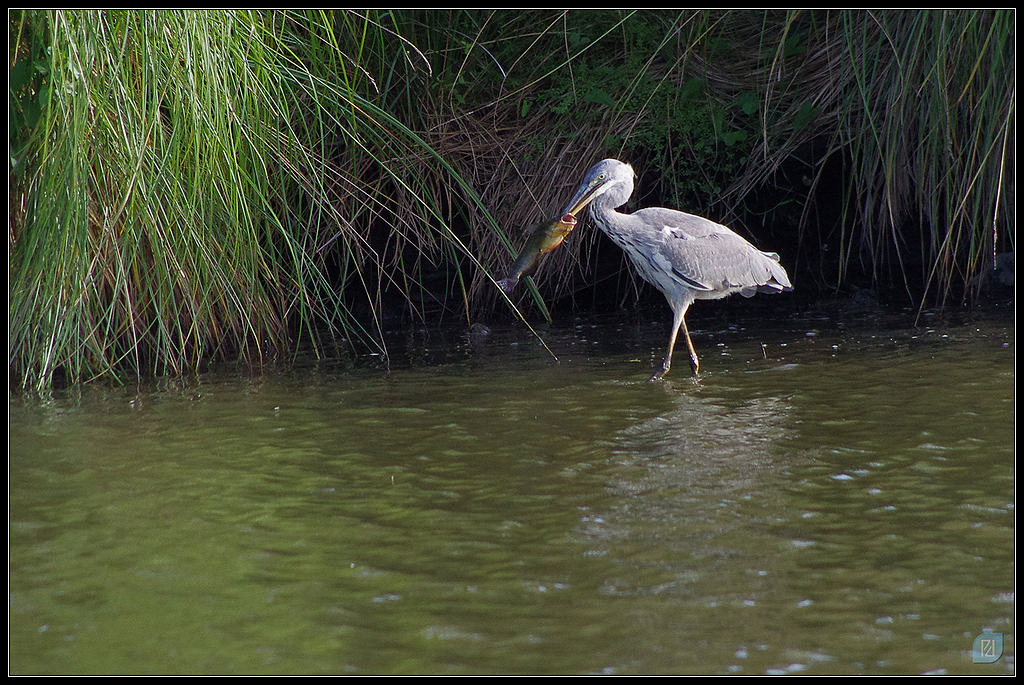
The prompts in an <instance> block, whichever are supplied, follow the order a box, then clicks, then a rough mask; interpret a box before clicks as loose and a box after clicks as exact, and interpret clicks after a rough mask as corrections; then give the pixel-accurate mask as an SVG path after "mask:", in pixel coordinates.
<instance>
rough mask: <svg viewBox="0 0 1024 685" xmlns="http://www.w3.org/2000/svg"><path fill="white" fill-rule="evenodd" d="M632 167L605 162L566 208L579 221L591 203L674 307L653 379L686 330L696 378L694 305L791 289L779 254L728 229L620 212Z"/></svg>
mask: <svg viewBox="0 0 1024 685" xmlns="http://www.w3.org/2000/svg"><path fill="white" fill-rule="evenodd" d="M635 176H636V174H635V173H634V172H633V167H632V166H630V165H629V164H626V163H624V162H620V161H619V160H617V159H605V160H602V161H600V162H598V163H597V164H595V165H594V166H593V167H591V169H590V171H588V172H587V175H586V176H585V177H584V179H583V184H582V185H581V186H580V189H579V190H578V191H576V195H575V196H574V197H573V198H572V201H571V202H570V203H569V204H568V205H567V206H566V208H565V212H564V213H565V214H570V215H573V216H575V215H576V214H577V213H578V212H580V211H582V210H583V209H584V208H585V207H587V206H588V205H589V207H590V216H591V217H592V218H593V219H594V222H595V223H596V224H597V226H598V228H600V229H601V230H602V231H604V233H605V234H606V235H607V236H608V237H609V238H611V239H612V241H613V242H615V244H616V245H618V246H619V247H620V248H622V250H623V251H625V253H626V255H627V256H628V257H629V260H630V261H631V262H632V263H633V266H634V267H636V270H637V271H638V272H639V274H640V276H641V277H642V278H643V279H644V280H645V281H647V282H648V283H650V284H651V285H653V286H654V287H655V288H657V289H658V290H660V291H661V293H662V294H663V295H664V296H665V298H666V299H667V300H668V304H669V306H670V307H671V308H672V330H671V333H670V335H669V339H668V351H667V352H666V353H665V357H664V359H663V360H662V362H661V365H660V366H659V367H658V368H657V369H656V370H655V371H654V374H653V375H652V376H651V377H650V379H649V380H652V381H653V380H658V379H660V378H661V377H662V376H664V375H665V374H666V373H668V370H669V368H670V367H671V366H672V353H673V350H674V348H675V344H676V337H677V336H678V335H679V329H680V328H682V331H683V335H684V336H685V337H686V345H687V347H689V349H690V369H691V370H692V371H693V373H694V374H696V373H697V371H698V369H699V367H700V360H699V359H698V358H697V352H696V350H695V349H694V347H693V341H692V340H691V339H690V332H689V330H687V328H686V318H685V317H686V310H687V309H689V308H690V305H691V304H693V302H694V300H717V299H720V298H723V297H727V296H728V295H732V294H733V293H739V294H741V295H743V296H744V297H751V296H753V295H754V294H755V293H779V292H783V291H787V290H792V289H793V286H792V285H791V284H790V282H789V276H788V275H787V274H786V270H785V269H784V268H783V267H782V265H781V264H779V255H777V254H775V253H774V252H762V251H761V250H758V249H757V248H756V247H754V246H753V245H751V244H750V243H749V242H747V241H746V240H745V239H744V238H742V237H741V236H739V235H738V234H736V233H734V232H733V231H732V230H730V229H729V228H726V227H725V226H722V225H721V224H718V223H715V222H714V221H711V220H710V219H705V218H703V217H700V216H696V215H694V214H687V213H686V212H681V211H678V210H675V209H666V208H664V207H648V208H646V209H641V210H638V211H636V212H633V213H632V214H627V213H623V212H619V211H616V210H617V208H618V207H621V206H622V205H624V204H625V203H626V201H627V200H629V197H630V195H632V194H633V179H634V178H635Z"/></svg>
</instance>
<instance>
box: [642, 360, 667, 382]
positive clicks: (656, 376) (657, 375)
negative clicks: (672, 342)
mask: <svg viewBox="0 0 1024 685" xmlns="http://www.w3.org/2000/svg"><path fill="white" fill-rule="evenodd" d="M670 368H671V364H669V363H668V362H662V363H661V365H660V366H659V367H658V368H657V369H655V371H654V373H652V374H651V377H650V378H648V379H647V382H648V383H653V382H654V381H660V380H661V379H662V377H663V376H664V375H665V374H666V373H668V370H669V369H670Z"/></svg>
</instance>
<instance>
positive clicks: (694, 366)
mask: <svg viewBox="0 0 1024 685" xmlns="http://www.w3.org/2000/svg"><path fill="white" fill-rule="evenodd" d="M699 370H700V360H699V359H697V355H695V354H691V355H690V371H691V372H692V373H693V375H694V376H696V375H697V372H698V371H699Z"/></svg>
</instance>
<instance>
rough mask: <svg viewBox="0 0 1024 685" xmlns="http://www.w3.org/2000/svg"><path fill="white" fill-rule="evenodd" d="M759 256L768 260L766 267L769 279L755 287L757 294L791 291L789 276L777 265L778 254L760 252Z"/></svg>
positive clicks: (791, 285)
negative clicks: (761, 255)
mask: <svg viewBox="0 0 1024 685" xmlns="http://www.w3.org/2000/svg"><path fill="white" fill-rule="evenodd" d="M761 254H763V255H764V256H765V257H767V258H768V260H767V262H766V266H767V267H768V273H769V278H768V281H767V282H766V283H763V284H761V285H758V286H757V292H759V293H782V292H788V291H790V290H792V289H793V284H792V283H790V282H789V274H787V273H786V269H785V268H784V267H783V266H782V264H780V263H779V255H778V253H777V252H762V253H761Z"/></svg>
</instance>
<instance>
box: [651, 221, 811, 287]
mask: <svg viewBox="0 0 1024 685" xmlns="http://www.w3.org/2000/svg"><path fill="white" fill-rule="evenodd" d="M637 215H640V216H639V217H638V218H640V219H641V220H642V221H643V223H644V225H645V226H648V227H649V228H651V229H654V227H655V226H660V230H655V231H653V232H652V233H648V235H649V237H650V240H651V241H652V243H655V244H654V245H652V247H653V248H654V252H653V253H652V254H655V255H657V256H656V257H655V258H656V259H657V260H658V261H660V262H661V264H662V265H663V266H664V265H666V264H668V265H671V270H672V272H673V273H674V274H675V275H677V276H678V277H679V278H681V279H683V280H684V282H686V283H687V284H689V285H691V287H694V289H696V290H699V291H704V292H707V293H709V294H711V293H715V294H718V295H719V296H725V295H728V294H730V293H735V292H739V293H740V294H742V295H744V296H747V297H749V296H751V295H754V294H755V293H757V292H780V291H782V290H791V289H792V285H791V284H790V282H789V276H788V275H787V274H786V270H785V269H784V268H783V267H782V265H781V264H779V256H778V255H777V254H774V253H769V252H761V251H760V250H758V249H757V248H756V247H754V246H753V245H751V244H750V243H749V242H748V241H746V240H745V239H743V238H742V237H741V236H740V235H738V234H737V233H735V232H733V231H732V230H730V229H729V228H727V227H725V226H723V225H721V224H717V223H715V222H714V221H711V220H709V219H705V218H703V217H699V216H696V215H693V214H687V213H685V212H677V211H674V210H669V209H661V208H652V209H648V210H641V211H640V212H636V213H635V214H634V216H635V217H636V216H637Z"/></svg>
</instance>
